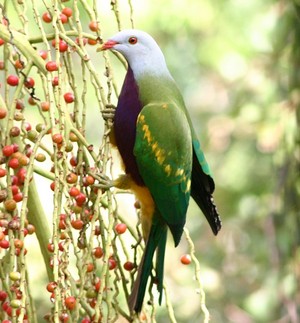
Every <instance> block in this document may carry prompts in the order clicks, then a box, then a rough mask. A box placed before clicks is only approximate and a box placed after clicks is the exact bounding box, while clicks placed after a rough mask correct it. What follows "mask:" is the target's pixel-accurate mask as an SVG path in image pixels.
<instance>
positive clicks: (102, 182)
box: [89, 172, 114, 190]
mask: <svg viewBox="0 0 300 323" xmlns="http://www.w3.org/2000/svg"><path fill="white" fill-rule="evenodd" d="M89 174H90V175H91V176H93V177H94V178H95V179H96V180H97V181H98V183H94V185H93V186H94V187H97V188H101V189H103V190H109V189H110V188H112V187H113V186H114V182H113V181H112V180H111V179H110V178H109V177H108V176H106V175H105V174H103V173H98V174H95V173H92V172H91V173H89Z"/></svg>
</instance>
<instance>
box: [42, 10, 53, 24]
mask: <svg viewBox="0 0 300 323" xmlns="http://www.w3.org/2000/svg"><path fill="white" fill-rule="evenodd" d="M42 18H43V20H44V21H45V22H46V23H50V22H51V21H52V16H51V15H50V13H49V12H44V13H43V15H42Z"/></svg>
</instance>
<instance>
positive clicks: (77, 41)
mask: <svg viewBox="0 0 300 323" xmlns="http://www.w3.org/2000/svg"><path fill="white" fill-rule="evenodd" d="M81 40H82V45H83V46H85V45H86V44H87V42H88V40H87V38H85V37H82V38H81ZM75 42H76V44H77V45H80V41H79V37H76V39H75Z"/></svg>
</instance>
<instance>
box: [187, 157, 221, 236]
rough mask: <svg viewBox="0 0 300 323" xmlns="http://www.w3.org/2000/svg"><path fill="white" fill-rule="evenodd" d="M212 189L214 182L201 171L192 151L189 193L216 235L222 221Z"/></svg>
mask: <svg viewBox="0 0 300 323" xmlns="http://www.w3.org/2000/svg"><path fill="white" fill-rule="evenodd" d="M214 189H215V184H214V181H213V179H212V178H211V177H210V176H209V175H207V174H205V173H204V172H203V170H202V167H201V165H200V163H199V161H198V158H197V155H196V153H195V152H194V153H193V169H192V185H191V195H192V198H193V199H194V200H195V202H196V203H197V204H198V206H199V207H200V209H201V211H202V212H203V214H204V215H205V217H206V219H207V221H208V223H209V225H210V227H211V229H212V231H213V233H214V234H215V235H216V234H217V233H218V232H219V231H220V229H221V227H222V222H221V219H220V216H219V213H218V211H217V208H216V206H215V204H214V200H213V197H212V193H213V191H214Z"/></svg>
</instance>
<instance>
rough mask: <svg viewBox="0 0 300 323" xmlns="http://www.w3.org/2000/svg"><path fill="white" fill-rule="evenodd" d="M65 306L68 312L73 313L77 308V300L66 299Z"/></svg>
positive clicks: (70, 297) (71, 297)
mask: <svg viewBox="0 0 300 323" xmlns="http://www.w3.org/2000/svg"><path fill="white" fill-rule="evenodd" d="M65 305H66V308H67V309H68V310H70V311H72V310H73V309H74V308H75V307H76V298H75V297H74V296H69V297H66V299H65Z"/></svg>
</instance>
